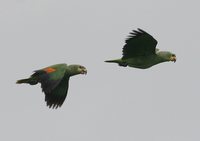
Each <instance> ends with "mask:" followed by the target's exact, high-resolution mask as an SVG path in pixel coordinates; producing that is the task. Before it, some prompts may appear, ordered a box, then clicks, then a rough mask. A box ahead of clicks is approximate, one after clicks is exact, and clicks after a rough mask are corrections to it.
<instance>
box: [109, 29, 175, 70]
mask: <svg viewBox="0 0 200 141" xmlns="http://www.w3.org/2000/svg"><path fill="white" fill-rule="evenodd" d="M125 42H126V44H125V45H124V47H123V51H122V52H123V55H122V58H121V59H115V60H107V61H105V62H109V63H118V65H119V66H123V67H126V66H129V67H134V68H139V69H147V68H150V67H152V66H154V65H156V64H159V63H163V62H168V61H173V62H176V55H175V54H174V53H171V52H169V51H159V50H158V49H156V45H157V41H156V40H155V39H154V38H153V37H152V36H151V35H150V34H148V33H147V32H145V31H144V30H142V29H139V28H138V30H133V31H132V32H131V33H130V35H129V36H128V38H127V39H126V40H125Z"/></svg>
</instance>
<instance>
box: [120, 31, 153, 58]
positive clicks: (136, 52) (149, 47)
mask: <svg viewBox="0 0 200 141" xmlns="http://www.w3.org/2000/svg"><path fill="white" fill-rule="evenodd" d="M125 42H126V44H125V45H124V47H123V57H122V59H127V58H132V57H137V56H147V55H154V54H155V50H156V45H157V41H156V40H155V39H154V38H153V37H152V36H151V35H150V34H148V33H147V32H145V31H143V30H142V29H139V28H138V31H136V30H133V32H131V33H130V35H129V36H128V38H127V39H126V41H125Z"/></svg>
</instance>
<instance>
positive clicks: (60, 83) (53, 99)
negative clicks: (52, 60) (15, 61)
mask: <svg viewBox="0 0 200 141" xmlns="http://www.w3.org/2000/svg"><path fill="white" fill-rule="evenodd" d="M86 73H87V70H86V68H85V67H83V66H81V65H69V66H68V65H67V64H56V65H52V66H49V67H46V68H43V69H40V70H36V71H34V73H33V74H32V75H31V76H30V78H27V79H21V80H18V81H17V82H16V83H17V84H21V83H28V84H30V85H35V84H37V83H41V88H42V91H43V92H44V93H45V101H46V103H47V106H49V107H50V108H51V107H52V108H57V107H61V106H62V104H63V102H64V100H65V98H66V96H67V91H68V85H69V78H70V77H71V76H74V75H77V74H86Z"/></svg>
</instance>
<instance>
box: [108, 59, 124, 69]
mask: <svg viewBox="0 0 200 141" xmlns="http://www.w3.org/2000/svg"><path fill="white" fill-rule="evenodd" d="M105 62H107V63H118V65H119V66H123V67H126V66H127V64H126V62H124V61H123V60H122V59H115V60H106V61H105Z"/></svg>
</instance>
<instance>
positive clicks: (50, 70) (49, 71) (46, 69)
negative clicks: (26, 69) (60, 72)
mask: <svg viewBox="0 0 200 141" xmlns="http://www.w3.org/2000/svg"><path fill="white" fill-rule="evenodd" d="M43 70H44V71H45V72H46V73H52V72H54V71H56V69H54V68H45V69H43Z"/></svg>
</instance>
